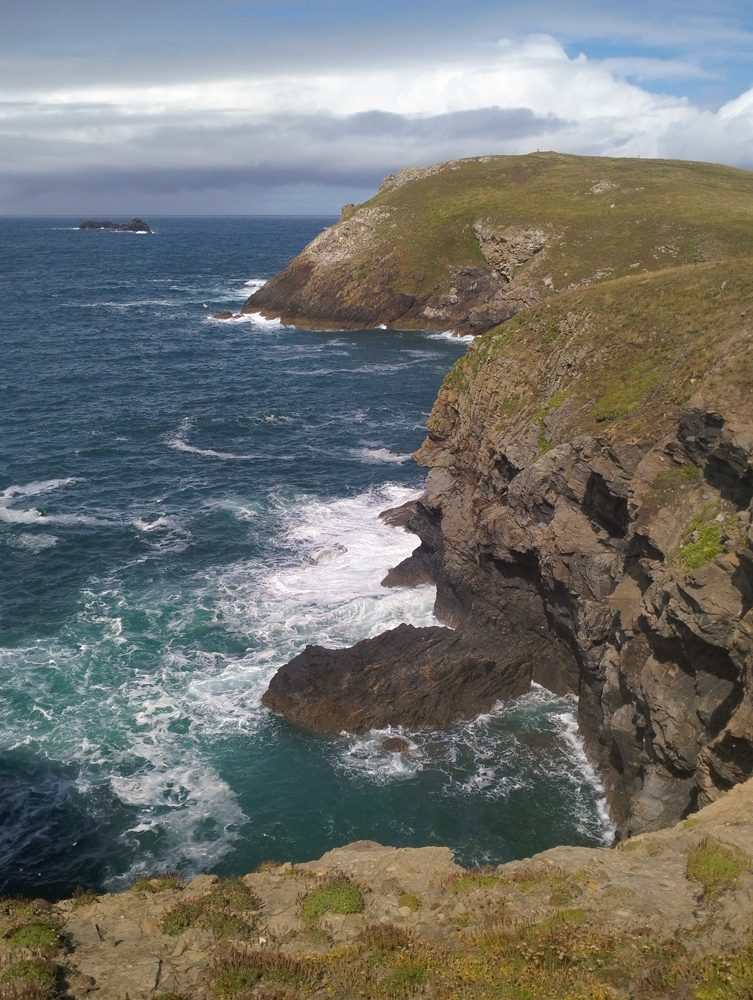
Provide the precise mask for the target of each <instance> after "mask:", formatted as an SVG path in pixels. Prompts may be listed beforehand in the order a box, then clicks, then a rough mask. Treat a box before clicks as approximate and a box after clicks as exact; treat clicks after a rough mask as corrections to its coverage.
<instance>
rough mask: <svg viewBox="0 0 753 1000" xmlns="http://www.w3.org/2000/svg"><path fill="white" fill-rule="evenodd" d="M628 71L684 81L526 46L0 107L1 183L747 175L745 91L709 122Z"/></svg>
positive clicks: (12, 98) (666, 66) (39, 98)
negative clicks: (475, 163)
mask: <svg viewBox="0 0 753 1000" xmlns="http://www.w3.org/2000/svg"><path fill="white" fill-rule="evenodd" d="M649 64H650V65H649ZM686 70H687V67H685V68H684V69H682V72H683V73H685V72H686ZM639 71H640V72H642V73H643V74H644V76H650V75H652V74H653V76H654V78H660V77H661V76H662V75H664V76H672V75H675V76H677V75H679V74H680V72H681V70H680V68H679V66H678V65H677V64H675V63H673V62H672V61H671V60H670V61H664V62H663V61H661V60H629V61H625V60H621V61H615V60H604V61H596V60H589V59H587V58H586V57H585V56H583V55H580V56H578V57H576V58H569V57H568V55H567V54H566V52H565V50H564V49H563V47H562V46H561V45H560V44H559V43H558V42H557V41H556V40H555V39H553V38H551V37H550V36H546V35H531V36H529V37H528V38H526V39H524V40H523V41H522V42H515V43H514V42H511V41H501V42H499V43H498V44H496V45H495V46H493V47H489V46H487V47H485V48H484V50H483V53H482V54H481V55H479V56H478V58H474V59H467V60H466V61H464V62H457V63H455V64H452V63H446V64H444V65H441V66H437V67H435V68H426V67H425V66H423V65H421V66H416V67H414V66H409V65H402V66H399V67H394V66H393V67H391V68H386V69H373V68H371V67H364V68H363V69H361V70H356V69H349V70H347V71H341V72H327V73H322V72H312V73H307V74H304V73H298V74H295V73H293V74H280V75H276V76H275V75H259V76H253V75H249V76H247V77H244V78H237V77H234V78H232V79H216V80H214V81H209V82H204V83H201V84H196V83H190V82H189V83H185V82H184V83H174V84H168V85H160V86H154V85H152V86H143V87H139V86H117V87H102V86H92V87H88V88H78V89H67V90H62V89H59V90H54V91H32V90H27V91H26V92H24V93H19V92H14V93H12V94H11V93H7V94H5V95H4V99H3V95H0V149H1V152H0V176H2V175H5V179H6V182H5V184H4V189H5V190H10V191H15V195H14V197H16V199H17V198H18V196H19V192H20V193H21V195H23V191H24V190H27V189H29V185H30V184H31V185H32V187H33V186H34V185H35V184H36V186H37V188H38V187H39V184H40V183H42V184H43V186H44V185H46V186H47V187H48V188H49V189H51V188H53V187H54V185H55V184H56V183H62V180H61V178H62V179H64V178H66V177H69V178H70V177H75V176H76V175H87V177H88V178H89V180H88V181H87V184H91V177H92V175H93V174H96V173H97V172H99V173H100V175H101V183H104V184H106V183H107V173H108V171H109V172H112V176H113V184H116V183H122V179H123V176H124V174H127V173H128V172H131V173H132V174H133V175H134V178H135V177H136V176H137V175H138V177H139V178H141V180H140V181H139V182H138V183H143V184H145V185H146V186H147V188H149V187H151V188H152V189H154V190H156V189H157V188H160V187H161V188H162V189H164V188H165V183H164V180H163V181H157V182H156V183H154V184H152V183H150V181H149V175H150V172H151V173H153V174H157V173H159V172H160V171H172V172H178V173H174V176H175V177H176V178H178V174H180V177H181V178H182V179H181V180H180V183H181V184H183V185H184V186H186V185H187V186H188V187H190V186H191V185H196V187H197V189H200V188H209V187H213V186H214V187H216V186H218V185H220V186H223V185H224V186H227V185H231V186H232V185H233V184H236V185H243V184H245V185H248V184H249V183H250V184H252V185H253V184H258V185H262V186H264V185H266V186H267V187H269V186H274V185H275V183H278V182H279V184H282V185H284V184H290V183H296V184H306V183H309V182H310V183H316V184H325V185H326V184H327V183H331V184H332V185H333V186H338V185H340V186H341V185H342V183H343V178H346V177H347V178H350V180H349V183H351V184H360V185H361V186H363V185H368V184H371V183H374V182H375V180H376V175H377V174H380V173H388V172H390V171H391V170H393V169H395V168H396V167H400V166H404V165H406V164H407V163H430V162H433V161H434V160H437V159H444V158H450V157H455V156H471V155H478V154H481V153H502V152H507V153H523V152H528V151H530V150H531V149H535V148H537V147H541V148H557V149H560V150H562V151H565V152H575V153H590V154H595V153H601V154H604V155H625V156H638V155H640V156H662V157H678V158H692V159H710V160H714V161H717V162H720V161H721V162H727V163H731V164H736V165H744V166H753V90H751V91H748V92H747V93H745V94H743V95H741V96H740V97H739V98H737V99H735V100H734V101H730V102H729V103H727V104H726V105H724V106H723V107H722V108H721V109H720V110H719V111H718V112H716V113H713V112H709V111H705V110H702V109H700V108H698V107H696V106H694V105H693V104H692V103H691V102H690V101H688V100H687V99H686V98H681V97H676V96H670V95H661V94H655V93H651V92H649V91H648V90H645V89H643V88H642V87H640V86H638V85H636V84H635V83H631V82H629V81H628V80H626V79H625V76H626V75H632V76H633V77H637V76H639V75H640V72H639ZM699 72H700V71H699ZM480 109H482V110H480ZM495 109H497V110H495ZM372 112H380V113H382V114H381V115H379V114H377V115H374V114H371V115H369V114H368V113H372ZM191 172H193V173H191ZM213 172H215V173H213ZM223 172H224V173H223ZM115 175H117V177H118V178H119V180H118V181H116V180H115V179H114V178H115ZM276 176H277V179H278V180H277V181H276V180H275V177H276ZM176 182H177V181H176ZM66 183H68V182H66ZM336 199H337V196H335V200H336ZM1 210H5V211H8V210H13V206H11V205H5V206H3V205H2V204H0V211H1Z"/></svg>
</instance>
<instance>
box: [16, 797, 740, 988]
mask: <svg viewBox="0 0 753 1000" xmlns="http://www.w3.org/2000/svg"><path fill="white" fill-rule="evenodd" d="M751 854H753V781H749V782H747V783H746V784H743V785H739V786H737V787H736V788H734V789H733V790H732V791H731V792H729V793H728V794H726V795H724V796H723V797H722V798H720V799H719V800H718V801H716V802H714V803H713V804H712V805H710V806H708V807H706V808H705V809H703V810H702V811H701V812H699V813H698V814H697V815H696V816H694V817H692V819H688V820H685V821H684V822H682V823H680V824H678V825H676V826H675V827H673V828H672V829H668V830H664V831H660V832H658V833H655V834H651V835H646V836H641V837H636V838H635V839H633V840H631V841H629V842H628V843H626V844H625V845H622V847H621V848H618V849H614V850H609V849H606V848H596V849H594V848H582V847H557V848H554V849H553V850H550V851H545V852H544V853H543V854H538V855H535V856H534V857H532V858H530V859H525V860H521V861H514V862H511V863H509V864H505V865H500V866H499V867H497V868H496V869H492V868H487V869H484V870H471V871H467V870H464V869H462V868H460V867H459V866H458V865H456V864H455V863H454V859H453V855H452V853H451V852H450V851H449V850H448V849H447V848H444V847H425V848H419V849H412V848H402V849H395V848H392V847H382V846H380V845H379V844H376V843H374V842H372V841H359V842H357V843H354V844H349V845H348V846H346V847H342V848H339V849H337V850H333V851H329V852H328V853H327V854H325V855H324V856H323V857H322V858H320V859H319V860H318V861H312V862H309V863H307V864H300V865H295V866H292V865H290V864H289V863H288V864H283V865H274V864H271V863H269V864H267V865H264V866H262V868H263V869H264V870H262V871H258V872H256V873H254V874H251V875H246V876H245V877H244V878H243V879H239V880H225V881H224V882H220V881H219V880H218V879H217V877H216V876H212V875H201V876H199V877H198V878H196V879H194V880H193V881H192V882H190V883H189V884H188V885H187V886H185V887H184V888H181V887H180V885H179V884H177V883H176V880H175V879H174V878H170V877H166V878H162V879H156V878H155V879H153V880H151V881H147V880H143V881H142V882H140V883H136V886H135V888H133V889H131V890H130V891H127V892H123V893H120V894H116V895H113V894H107V895H104V896H99V897H96V896H94V895H93V894H89V895H81V896H79V897H78V899H74V900H64V901H63V902H61V903H58V904H56V905H54V906H52V907H49V905H48V904H43V903H42V901H35V903H32V904H27V905H23V904H21V903H14V902H13V901H6V902H5V903H4V904H2V907H3V909H2V910H0V913H2V914H3V916H2V918H1V919H2V923H3V925H4V929H5V936H4V938H3V939H2V940H0V962H1V963H2V968H1V969H0V996H3V997H11V996H12V997H44V996H52V995H53V989H52V987H51V986H50V982H51V980H49V981H48V982H47V985H45V984H44V983H42V982H41V979H39V980H38V981H36V985H34V981H33V976H32V978H29V977H30V976H31V971H30V970H33V969H34V968H36V969H37V970H41V969H44V968H47V969H49V970H51V973H52V975H54V976H57V977H58V987H57V988H59V989H61V990H62V991H63V992H64V993H65V994H66V995H68V996H71V997H76V998H83V997H86V996H89V995H90V994H93V993H94V992H95V991H96V996H97V997H98V998H100V1000H125V998H126V997H128V998H129V1000H145V998H147V997H154V996H162V997H163V998H164V1000H167V998H171V1000H175V998H177V997H183V998H184V1000H193V998H196V1000H201V998H205V997H206V998H220V997H244V996H264V997H271V996H274V997H277V998H286V997H289V998H293V997H307V996H328V997H335V998H342V1000H346V998H351V997H354V996H362V997H374V998H382V997H384V998H389V997H403V996H407V995H420V996H426V997H437V998H448V1000H449V998H450V997H463V998H466V997H467V998H469V1000H471V998H474V1000H475V998H479V1000H480V998H482V997H498V996H505V997H506V996H514V997H518V996H521V997H522V996H525V997H530V998H540V1000H543V998H547V1000H549V998H555V997H563V998H564V997H569V998H576V997H584V998H585V997H589V998H594V1000H596V998H599V1000H609V998H614V1000H617V998H626V1000H627V998H628V997H645V998H648V997H657V998H658V997H665V998H666V997H673V998H676V1000H680V998H685V1000H689V998H693V997H696V998H699V1000H712V998H719V1000H730V998H735V1000H744V998H746V997H749V996H750V995H751V992H750V991H753V944H752V941H753V937H752V936H753V876H752V875H751V872H750V858H751ZM333 887H334V889H335V890H336V891H335V892H334V893H333V892H332V889H333ZM322 889H324V890H325V892H322V891H321V890H322ZM328 893H329V895H328ZM322 900H324V903H323V904H322ZM327 900H329V901H330V903H332V902H333V901H334V903H333V905H334V906H335V907H337V906H339V907H340V909H345V910H350V911H351V912H346V913H337V912H334V911H333V909H332V908H329V909H327ZM343 900H344V901H345V905H344V906H343V905H342V903H343ZM317 904H321V905H317ZM322 906H324V909H322ZM45 925H46V926H47V927H48V928H49V927H53V928H56V929H59V933H60V937H59V938H56V935H55V934H54V933H53V934H52V936H51V938H50V936H49V935H48V940H47V944H46V945H44V944H43V943H41V942H42V938H43V937H44V935H43V934H42V932H41V931H40V930H39V928H40V927H41V928H43V927H44V926H45ZM24 928H25V930H24ZM34 928H36V930H34ZM19 941H21V944H20V945H19V943H18V942H19ZM23 942H26V943H27V946H24V944H23ZM29 944H30V945H31V946H28V945H29ZM721 955H724V956H725V957H723V958H719V956H721ZM714 956H716V957H714ZM14 970H15V972H14ZM24 972H25V974H26V976H27V979H26V984H27V986H28V985H29V983H31V986H33V988H34V989H36V990H37V992H33V991H32V992H23V989H24V988H25V987H24V982H23V981H22V980H21V979H20V978H17V979H15V980H14V975H17V976H20V975H21V973H24ZM48 975H49V973H48ZM40 977H41V972H40ZM14 982H15V983H16V986H17V987H18V989H16V986H14V985H13V984H14ZM29 988H30V989H31V987H29ZM13 990H16V992H13ZM746 991H747V992H746Z"/></svg>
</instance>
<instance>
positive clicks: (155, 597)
mask: <svg viewBox="0 0 753 1000" xmlns="http://www.w3.org/2000/svg"><path fill="white" fill-rule="evenodd" d="M190 426H191V422H190V421H185V422H184V425H183V427H182V430H183V431H187V430H188V428H189V427H190ZM32 485H33V484H29V487H26V488H19V487H16V488H15V489H16V490H19V489H30V488H31V487H32ZM35 488H36V487H35ZM52 488H54V487H52ZM20 495H21V494H20V493H18V492H16V493H14V496H20ZM418 495H420V494H419V493H418V492H417V491H416V490H411V489H408V488H405V487H403V486H398V485H394V484H391V485H387V486H383V487H379V488H374V489H372V490H369V491H368V492H366V493H362V494H359V495H356V496H352V497H346V498H341V499H336V500H330V501H325V500H321V499H317V498H315V497H311V496H298V497H290V496H283V495H281V494H274V493H273V494H270V495H269V496H268V498H267V500H266V502H265V503H264V504H258V503H257V504H256V505H254V504H251V503H250V502H249V501H248V500H245V499H244V498H243V497H237V498H234V499H232V500H223V501H221V502H218V504H217V505H218V506H226V507H228V509H230V510H231V511H232V513H233V515H234V516H236V517H238V518H241V519H244V520H245V519H251V518H253V519H258V518H271V519H272V521H273V522H275V523H276V524H277V525H278V527H277V530H276V531H275V532H274V534H273V536H272V537H271V538H270V541H269V543H268V548H267V549H266V551H264V552H263V553H262V554H261V555H259V556H257V557H255V558H253V559H249V560H246V561H242V562H238V563H236V564H234V565H232V566H229V567H218V568H216V569H215V570H208V571H205V572H203V573H202V574H200V575H197V576H196V577H194V578H192V579H191V581H190V582H189V583H188V585H187V586H185V587H183V588H181V587H178V588H176V586H175V583H174V582H172V583H170V582H165V581H163V580H161V578H155V580H154V581H153V583H152V585H151V588H150V589H147V590H143V589H141V590H139V591H138V592H137V594H135V595H134V594H131V593H129V592H127V591H126V590H125V589H124V587H123V585H122V583H120V582H119V578H118V575H117V574H116V573H114V574H113V575H111V576H109V577H107V578H103V579H95V580H92V581H91V584H90V586H89V588H88V589H87V591H86V592H85V594H84V600H83V603H82V606H81V607H80V609H79V611H78V612H77V615H76V623H75V626H73V632H72V638H73V642H71V643H70V644H69V645H65V644H64V643H65V642H66V640H62V639H61V640H51V641H49V642H47V641H41V642H39V643H37V644H35V645H33V646H31V647H29V648H28V649H12V650H11V649H7V650H0V678H2V680H3V684H4V685H5V684H8V685H10V687H11V689H12V691H13V699H7V700H4V699H0V732H2V733H3V739H2V746H3V747H5V748H9V747H13V746H26V747H27V748H28V747H31V748H36V749H37V750H38V751H39V752H40V753H42V754H44V755H45V756H50V757H52V758H53V759H55V760H60V761H61V762H63V763H64V764H71V765H75V766H76V767H77V768H78V769H79V773H80V777H79V779H78V781H79V784H80V785H81V787H82V788H84V787H85V786H86V785H87V782H88V783H90V784H91V785H92V787H93V786H94V785H97V784H99V785H101V784H102V782H103V781H106V782H107V783H108V784H109V787H110V788H111V790H112V792H113V793H114V794H115V795H116V796H117V798H118V799H119V800H120V801H121V802H122V803H123V804H124V805H126V806H128V808H129V809H132V810H133V812H134V816H133V820H132V821H131V822H130V823H129V830H128V831H127V832H125V833H124V834H123V838H124V842H125V843H126V844H128V845H130V846H131V848H132V851H133V854H134V856H136V855H138V857H139V859H140V860H139V862H138V864H137V865H135V866H134V867H133V868H132V869H131V870H130V871H129V873H128V875H127V876H126V877H125V878H124V879H121V880H116V882H115V883H114V884H117V885H122V884H124V882H125V881H127V879H129V878H132V877H134V875H136V874H140V873H141V872H144V871H147V870H150V869H151V870H154V869H155V868H166V867H176V866H179V867H184V868H186V869H188V871H189V872H197V871H200V870H207V869H208V868H211V867H212V866H214V865H216V864H217V863H218V862H219V861H220V859H221V858H222V857H223V855H225V854H226V853H227V852H228V851H229V850H230V849H231V847H232V845H233V844H234V842H235V841H236V839H237V837H238V836H239V830H240V828H241V827H242V825H243V824H244V823H245V822H246V821H247V817H246V816H245V815H244V812H243V809H242V808H241V805H240V803H239V801H238V798H237V795H236V792H235V791H234V790H233V788H232V787H231V785H230V784H229V783H228V781H227V780H226V779H225V778H224V777H223V776H222V775H221V774H220V773H219V772H218V770H217V767H216V766H215V765H214V763H213V760H212V755H213V753H214V750H213V749H210V750H209V751H208V748H216V747H217V746H222V745H225V744H226V742H227V741H228V740H232V739H234V738H235V737H236V736H237V735H238V734H243V737H244V739H245V740H248V741H249V742H248V746H249V747H250V748H251V747H254V746H255V744H254V742H252V741H254V740H259V739H261V740H262V744H264V743H265V741H267V740H269V739H270V738H271V739H275V738H276V737H275V736H274V735H272V736H271V737H270V735H269V734H270V733H272V734H274V733H275V732H276V729H275V728H274V726H272V727H271V728H270V718H271V717H270V713H269V712H268V710H267V709H265V708H264V707H263V706H262V705H261V696H262V694H263V692H264V691H265V690H266V688H267V686H268V684H269V681H270V679H271V677H272V675H273V674H274V672H275V671H276V670H277V669H278V668H279V667H280V666H281V665H282V664H283V663H285V662H286V661H287V660H289V659H291V658H292V657H293V656H294V655H296V654H297V653H298V652H300V651H301V649H302V648H303V647H304V646H305V645H306V644H307V643H309V642H318V643H321V644H323V645H326V646H330V647H339V646H345V645H349V644H351V643H354V642H357V641H358V640H360V639H364V638H367V637H369V636H373V635H376V634H378V633H379V632H381V631H383V630H385V629H388V628H392V627H395V626H396V625H398V624H400V623H401V622H410V623H412V624H414V625H417V626H421V625H431V624H436V619H435V618H434V615H433V610H432V608H433V600H434V588H433V587H430V586H426V587H419V588H416V589H407V588H394V589H392V588H390V589H387V588H384V587H382V586H381V584H380V581H381V579H382V578H383V577H384V575H385V573H386V571H387V569H388V568H389V567H390V566H394V565H396V564H397V563H398V562H400V561H401V560H402V559H403V558H405V557H406V556H407V555H409V554H410V552H411V551H412V550H413V548H415V546H416V544H417V540H416V538H415V536H413V535H411V534H410V533H409V532H406V531H403V530H401V529H395V528H392V527H389V526H387V525H385V524H384V523H383V522H382V521H380V520H379V519H378V517H377V515H378V513H379V511H381V510H383V509H385V508H387V507H393V506H396V505H398V504H400V503H404V502H405V501H407V500H410V499H415V498H416V497H417V496H418ZM255 508H256V509H255ZM134 527H136V528H137V530H139V531H140V532H141V533H142V534H143V535H144V536H145V537H147V538H149V539H152V538H153V539H154V541H155V543H158V542H160V541H162V540H164V539H170V538H172V537H173V535H174V533H175V532H178V531H181V530H183V529H182V528H181V525H180V521H179V520H178V519H177V518H175V517H173V516H171V515H167V514H164V515H159V516H158V517H156V518H154V519H152V518H150V517H148V516H147V515H142V516H141V518H139V519H138V520H137V522H135V523H134ZM323 555H324V557H322V556H323ZM134 615H135V616H136V620H137V621H138V626H137V631H136V632H135V631H134V626H133V621H134ZM207 624H208V625H210V626H216V627H218V628H220V629H222V631H223V632H224V633H225V634H228V633H229V634H230V635H231V636H232V635H235V636H236V637H237V640H238V642H237V644H236V645H237V646H240V648H241V650H242V649H244V648H245V652H235V653H230V652H217V651H208V650H201V649H197V647H196V634H197V633H196V628H197V625H199V626H200V627H202V628H203V627H205V625H207ZM60 677H64V678H65V682H66V684H68V685H71V686H72V688H73V689H74V691H75V697H74V698H73V699H70V698H69V699H61V698H60V694H59V683H60V681H59V678H60ZM19 699H20V700H21V701H22V702H24V701H26V702H28V704H29V711H27V712H26V713H23V714H22V715H19V713H18V712H17V711H15V713H14V712H13V711H12V710H11V708H10V707H9V706H10V705H11V703H15V704H18V703H19ZM6 701H7V703H6ZM542 708H543V709H546V711H547V712H548V715H546V718H547V719H548V720H549V722H550V723H551V725H552V727H553V732H554V736H553V737H552V740H553V741H554V744H556V748H559V749H558V751H557V752H556V753H555V752H547V753H544V752H542V754H541V755H539V754H538V751H537V754H531V753H530V750H529V749H528V748H527V747H526V746H523V745H522V744H520V743H519V742H517V743H516V740H515V737H514V736H511V735H510V733H509V732H507V730H509V728H510V726H509V725H508V721H507V720H508V719H510V720H515V719H516V718H517V720H518V723H519V722H520V719H521V718H522V719H523V720H524V721H525V719H526V714H525V713H526V712H528V713H532V718H533V716H534V715H535V714H536V713H537V712H538V713H539V714H541V710H542ZM516 713H517V715H516ZM537 718H538V717H537ZM540 725H541V723H540V721H535V724H534V722H533V721H532V722H531V728H532V731H536V732H538V729H537V728H536V727H540ZM518 728H520V726H519V727H518ZM395 735H399V736H402V737H403V738H405V739H406V740H407V741H408V743H409V745H410V755H409V756H408V757H404V756H402V755H400V754H387V753H385V752H384V751H383V750H382V749H381V743H382V742H383V740H384V738H386V737H387V736H395ZM328 747H329V749H326V748H325V749H324V750H323V751H322V752H323V753H324V754H325V757H326V759H327V760H328V761H329V764H330V766H331V767H332V768H334V769H335V771H337V772H338V773H341V774H342V775H343V776H344V777H345V778H346V779H347V780H348V781H353V782H357V783H359V784H363V783H364V782H365V783H373V784H374V785H377V786H382V785H387V784H389V783H390V782H406V781H412V780H418V779H419V777H420V776H421V775H422V773H423V772H424V771H426V770H427V768H431V769H439V772H440V779H441V781H443V782H444V794H445V795H446V796H448V797H450V798H454V799H457V800H458V807H459V808H462V807H463V806H462V802H463V800H464V799H465V798H466V797H467V796H474V797H478V796H482V797H484V798H487V799H489V800H490V801H491V802H497V803H501V802H504V800H505V799H506V798H507V797H509V795H510V794H511V793H512V792H513V791H514V790H515V789H516V788H518V789H519V788H521V787H526V788H527V787H535V786H536V781H537V777H536V776H537V774H541V775H544V776H547V775H550V774H556V776H557V780H558V783H559V785H560V786H561V784H562V782H563V781H565V782H569V783H570V787H571V788H572V812H573V813H574V814H575V815H576V817H577V822H578V824H579V829H582V831H583V832H584V833H585V834H588V835H589V836H591V837H603V839H604V840H605V841H606V840H607V839H608V835H609V828H608V821H607V820H606V814H605V812H604V813H603V814H601V815H599V816H596V817H594V815H593V801H594V797H600V796H601V795H602V793H601V791H600V786H599V785H598V780H597V778H596V776H595V774H594V772H593V769H591V768H590V766H589V765H588V762H587V760H586V758H585V754H584V753H583V747H582V744H581V742H580V740H579V737H578V735H577V726H576V723H575V710H574V708H573V706H572V705H571V704H570V703H569V702H568V701H567V700H564V699H558V698H555V696H554V695H550V694H549V692H546V691H543V689H535V690H534V691H532V692H531V694H529V695H527V696H525V697H524V698H522V699H520V700H519V701H518V702H516V703H511V704H510V705H507V706H504V705H498V706H495V708H494V709H493V710H491V711H490V712H489V713H487V714H486V715H484V716H481V717H479V718H478V719H476V720H474V721H473V722H469V723H462V724H459V725H457V726H453V727H449V728H448V729H445V730H435V729H421V730H417V731H404V730H401V729H399V728H395V729H390V730H384V731H380V732H373V733H369V734H367V735H366V736H359V737H353V736H342V737H340V738H339V739H338V738H335V739H333V740H332V741H331V742H330V743H329V744H328ZM254 753H258V751H256V750H253V751H252V755H253V754H254ZM539 756H540V759H539ZM534 758H535V759H534ZM524 765H525V766H524ZM432 773H433V771H432ZM249 818H251V819H253V817H249Z"/></svg>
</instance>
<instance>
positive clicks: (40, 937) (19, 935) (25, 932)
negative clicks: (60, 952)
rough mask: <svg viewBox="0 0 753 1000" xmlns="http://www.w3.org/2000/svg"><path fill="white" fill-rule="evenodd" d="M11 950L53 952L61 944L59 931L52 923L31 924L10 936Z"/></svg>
mask: <svg viewBox="0 0 753 1000" xmlns="http://www.w3.org/2000/svg"><path fill="white" fill-rule="evenodd" d="M8 944H9V946H10V947H11V948H30V949H31V950H32V951H44V952H53V951H56V950H57V948H58V946H59V944H60V935H59V934H58V929H57V927H56V926H55V925H54V924H51V923H42V922H39V923H36V922H35V923H29V924H24V925H23V926H22V927H18V928H16V929H15V930H13V931H11V932H10V933H9V934H8Z"/></svg>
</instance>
